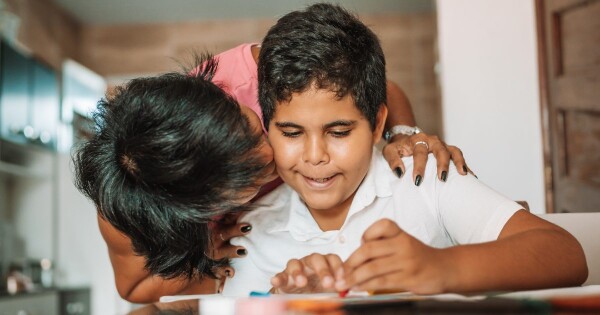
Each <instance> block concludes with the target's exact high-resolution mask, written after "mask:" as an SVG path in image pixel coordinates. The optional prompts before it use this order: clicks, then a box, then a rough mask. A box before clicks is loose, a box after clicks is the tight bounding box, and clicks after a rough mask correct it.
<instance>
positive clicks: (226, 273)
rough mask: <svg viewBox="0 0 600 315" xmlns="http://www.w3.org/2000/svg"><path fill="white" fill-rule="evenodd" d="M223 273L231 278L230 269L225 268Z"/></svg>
mask: <svg viewBox="0 0 600 315" xmlns="http://www.w3.org/2000/svg"><path fill="white" fill-rule="evenodd" d="M225 275H226V276H227V278H231V271H230V270H229V269H227V270H225Z"/></svg>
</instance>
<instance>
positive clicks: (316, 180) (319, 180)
mask: <svg viewBox="0 0 600 315" xmlns="http://www.w3.org/2000/svg"><path fill="white" fill-rule="evenodd" d="M330 178H331V177H326V178H311V179H312V180H314V181H315V182H317V183H324V182H326V181H328V180H329V179H330Z"/></svg>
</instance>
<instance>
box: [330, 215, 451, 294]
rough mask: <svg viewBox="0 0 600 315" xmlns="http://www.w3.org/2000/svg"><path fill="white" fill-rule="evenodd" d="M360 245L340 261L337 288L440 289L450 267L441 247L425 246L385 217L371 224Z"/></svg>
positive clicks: (433, 291)
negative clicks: (341, 265) (341, 270)
mask: <svg viewBox="0 0 600 315" xmlns="http://www.w3.org/2000/svg"><path fill="white" fill-rule="evenodd" d="M362 242H363V243H362V245H361V246H360V247H359V248H358V249H357V250H356V251H355V252H354V253H353V254H352V255H350V257H349V258H348V259H347V260H346V261H345V262H344V274H343V277H341V279H343V280H340V281H337V282H336V284H335V287H336V289H337V290H339V291H342V290H347V289H350V288H352V290H358V291H366V290H397V291H410V292H413V293H417V294H434V293H440V292H443V291H444V288H445V287H446V286H445V285H446V279H447V276H448V275H452V272H453V271H452V270H451V269H450V268H449V266H448V264H447V263H446V259H445V257H444V255H443V253H442V250H440V249H436V248H433V247H429V246H427V245H425V244H423V243H421V242H420V241H419V240H417V239H416V238H414V237H412V236H411V235H409V234H408V233H406V232H404V231H403V230H402V229H400V227H398V225H397V224H396V223H395V222H394V221H391V220H389V219H382V220H379V221H377V222H375V223H374V224H373V225H371V226H370V227H369V228H368V229H367V230H366V231H365V233H364V234H363V240H362Z"/></svg>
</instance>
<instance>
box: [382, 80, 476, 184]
mask: <svg viewBox="0 0 600 315" xmlns="http://www.w3.org/2000/svg"><path fill="white" fill-rule="evenodd" d="M387 107H388V116H387V119H386V122H385V129H386V130H389V129H391V128H392V127H393V126H396V125H406V126H415V116H414V114H413V111H412V108H411V105H410V101H409V100H408V97H407V96H406V94H405V93H404V91H402V89H401V88H400V87H399V86H398V85H397V84H396V83H394V82H392V81H388V82H387ZM419 143H426V145H418V144H419ZM430 152H431V153H433V155H434V156H435V158H436V160H437V162H438V163H437V178H438V179H439V180H441V181H446V176H447V175H448V169H449V164H450V160H452V161H453V162H454V165H456V167H457V168H458V172H459V173H460V174H461V175H466V174H467V166H466V163H465V159H464V157H463V154H462V152H461V151H460V149H458V148H457V147H455V146H451V145H450V146H449V145H446V144H445V143H444V142H443V141H441V140H440V139H439V138H438V137H437V136H436V135H428V134H426V133H424V132H421V133H419V134H415V135H412V136H407V135H402V134H398V135H396V136H393V137H392V138H391V139H390V140H389V143H388V144H387V145H386V146H385V147H384V148H383V155H384V157H385V159H386V160H387V161H388V164H389V165H390V168H391V169H392V170H393V171H394V172H395V173H396V175H398V177H402V176H403V175H404V173H405V172H406V168H405V167H404V163H403V162H402V159H401V158H402V156H410V155H412V156H413V159H414V168H413V173H412V180H413V182H414V183H415V185H417V186H419V185H420V184H421V181H422V179H423V177H424V174H425V165H426V164H427V154H428V153H430Z"/></svg>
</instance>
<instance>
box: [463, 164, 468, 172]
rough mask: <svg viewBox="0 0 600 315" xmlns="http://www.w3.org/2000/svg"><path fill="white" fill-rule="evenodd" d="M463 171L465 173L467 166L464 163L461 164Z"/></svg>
mask: <svg viewBox="0 0 600 315" xmlns="http://www.w3.org/2000/svg"><path fill="white" fill-rule="evenodd" d="M463 172H465V173H466V172H467V166H466V165H463Z"/></svg>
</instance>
